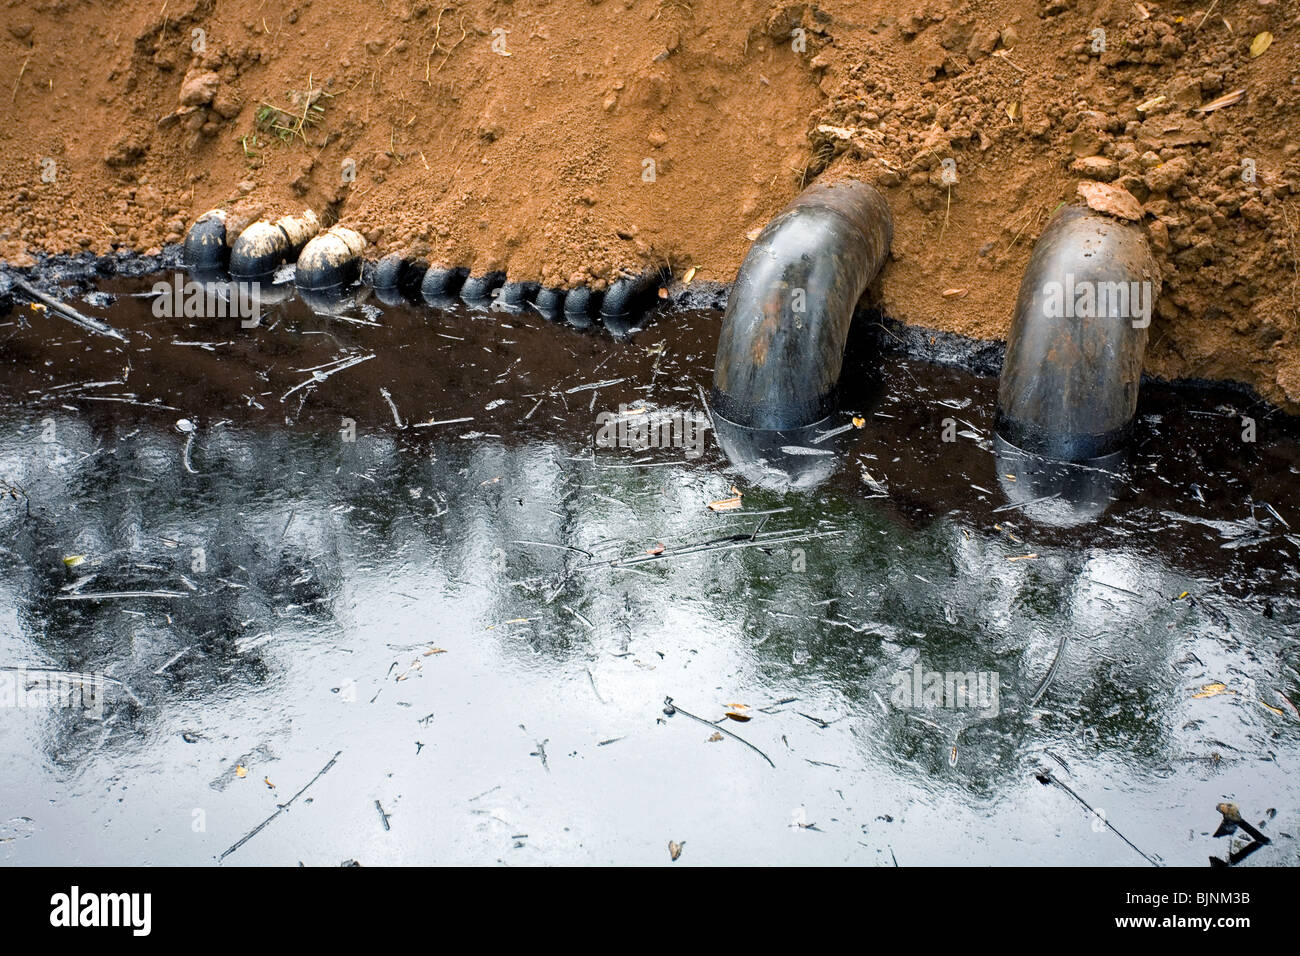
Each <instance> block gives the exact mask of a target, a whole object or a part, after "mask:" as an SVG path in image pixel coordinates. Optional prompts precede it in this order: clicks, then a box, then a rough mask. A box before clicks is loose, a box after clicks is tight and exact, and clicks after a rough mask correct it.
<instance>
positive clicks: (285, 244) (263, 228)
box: [230, 209, 320, 282]
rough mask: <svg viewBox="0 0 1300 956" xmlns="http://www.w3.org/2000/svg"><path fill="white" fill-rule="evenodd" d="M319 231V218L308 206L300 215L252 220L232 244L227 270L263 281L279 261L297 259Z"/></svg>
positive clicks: (232, 274)
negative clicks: (269, 219)
mask: <svg viewBox="0 0 1300 956" xmlns="http://www.w3.org/2000/svg"><path fill="white" fill-rule="evenodd" d="M319 231H320V221H319V220H318V219H317V218H316V214H315V213H314V212H312V211H311V210H310V209H309V210H307V211H306V212H304V213H303V214H302V215H301V216H282V217H281V218H279V219H277V220H276V221H275V222H255V223H253V224H252V225H250V226H249V227H248V228H247V229H245V230H244V231H243V232H241V233H240V234H239V238H238V239H236V240H235V244H234V246H232V247H231V250H230V274H231V276H233V277H234V278H236V279H242V280H244V281H247V282H263V281H266V280H267V279H270V278H271V276H273V275H275V270H276V269H277V268H278V267H279V266H280V264H281V263H282V262H285V261H291V260H294V259H297V258H298V253H299V252H300V251H301V250H302V247H303V246H305V245H306V244H307V240H309V239H311V237H312V236H314V235H316V233H317V232H319Z"/></svg>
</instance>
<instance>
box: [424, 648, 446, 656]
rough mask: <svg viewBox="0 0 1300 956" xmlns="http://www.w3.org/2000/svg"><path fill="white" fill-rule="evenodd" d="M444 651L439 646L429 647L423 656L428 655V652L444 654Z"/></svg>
mask: <svg viewBox="0 0 1300 956" xmlns="http://www.w3.org/2000/svg"><path fill="white" fill-rule="evenodd" d="M446 653H447V652H446V651H444V650H443V649H442V648H441V647H431V648H429V649H428V650H427V651H425V652H424V656H425V657H428V656H429V655H430V654H446Z"/></svg>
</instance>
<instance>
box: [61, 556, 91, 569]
mask: <svg viewBox="0 0 1300 956" xmlns="http://www.w3.org/2000/svg"><path fill="white" fill-rule="evenodd" d="M85 560H86V556H85V555H84V554H70V555H68V556H67V557H66V558H64V559H63V563H64V564H66V565H67V566H68V567H70V568H75V567H76V566H77V565H79V564H81V563H82V562H83V561H85Z"/></svg>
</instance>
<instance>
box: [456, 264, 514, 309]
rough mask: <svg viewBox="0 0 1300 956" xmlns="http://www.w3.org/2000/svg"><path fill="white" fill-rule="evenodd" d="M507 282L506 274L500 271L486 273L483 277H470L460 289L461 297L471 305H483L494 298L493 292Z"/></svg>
mask: <svg viewBox="0 0 1300 956" xmlns="http://www.w3.org/2000/svg"><path fill="white" fill-rule="evenodd" d="M505 281H506V274H505V273H504V272H502V271H500V270H497V271H496V272H485V273H483V275H477V276H476V275H470V277H469V278H468V279H466V280H465V284H464V285H463V286H461V287H460V297H461V298H462V299H463V300H465V301H466V302H467V303H470V304H471V305H482V304H483V303H484V302H487V301H488V300H489V299H491V298H492V292H493V290H495V289H497V288H499V287H500V286H501V285H502V284H504V283H505Z"/></svg>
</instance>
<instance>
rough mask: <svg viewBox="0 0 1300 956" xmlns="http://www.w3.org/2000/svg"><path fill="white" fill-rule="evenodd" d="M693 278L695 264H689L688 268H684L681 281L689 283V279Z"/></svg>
mask: <svg viewBox="0 0 1300 956" xmlns="http://www.w3.org/2000/svg"><path fill="white" fill-rule="evenodd" d="M694 278H695V266H691V267H690V268H689V269H687V270H686V275H684V276H682V282H683V283H685V284H686V285H690V284H691V280H692V279H694Z"/></svg>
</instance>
